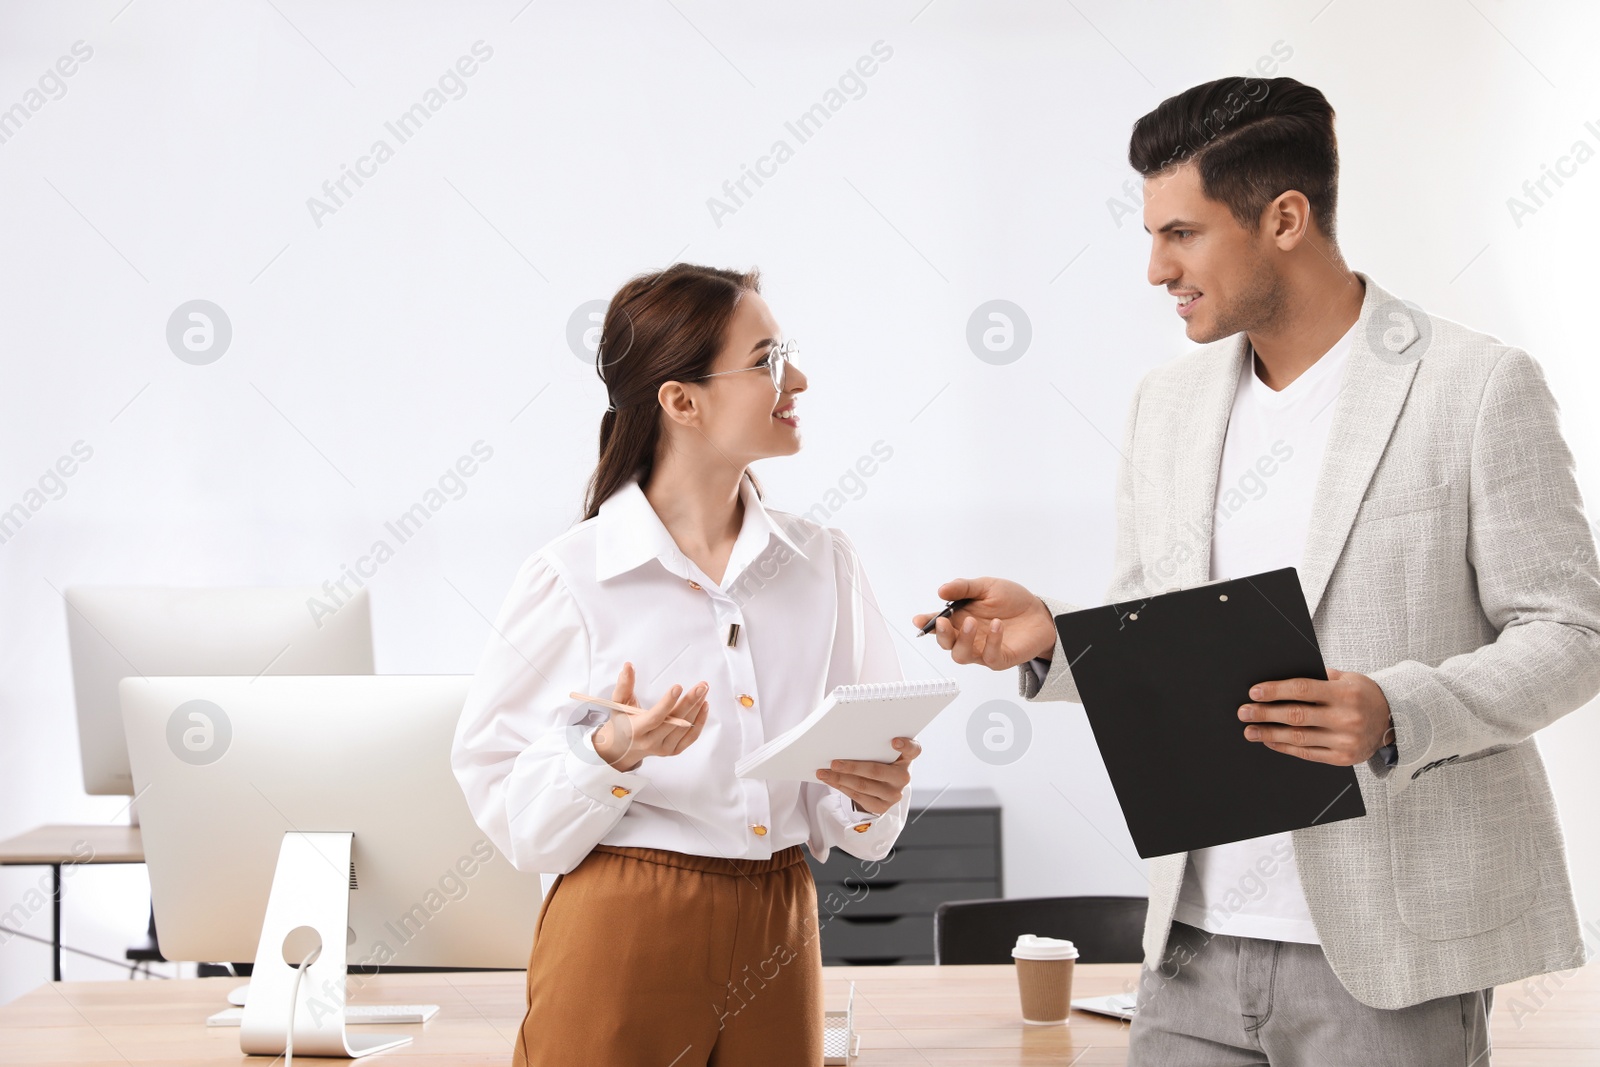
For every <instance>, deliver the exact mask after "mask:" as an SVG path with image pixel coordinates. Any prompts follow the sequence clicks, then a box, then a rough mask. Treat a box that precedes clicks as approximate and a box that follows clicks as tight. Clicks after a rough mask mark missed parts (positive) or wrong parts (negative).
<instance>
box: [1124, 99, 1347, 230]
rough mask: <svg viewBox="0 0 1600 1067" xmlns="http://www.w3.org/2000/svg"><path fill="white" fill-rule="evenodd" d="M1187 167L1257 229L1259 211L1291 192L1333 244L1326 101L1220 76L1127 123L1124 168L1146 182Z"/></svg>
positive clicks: (1335, 174) (1335, 193)
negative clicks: (1302, 196)
mask: <svg viewBox="0 0 1600 1067" xmlns="http://www.w3.org/2000/svg"><path fill="white" fill-rule="evenodd" d="M1191 161H1192V162H1193V163H1194V164H1195V165H1196V167H1198V169H1199V171H1200V188H1201V191H1202V192H1204V193H1205V195H1206V196H1207V197H1209V198H1210V199H1212V200H1217V201H1220V202H1221V203H1224V204H1226V205H1227V206H1228V210H1229V212H1231V213H1232V215H1233V217H1234V218H1235V219H1237V220H1238V222H1239V225H1241V226H1244V227H1245V228H1247V229H1251V230H1253V229H1255V227H1256V225H1257V224H1258V223H1259V222H1260V220H1261V212H1262V210H1263V209H1265V208H1266V206H1267V205H1268V204H1269V203H1271V202H1272V200H1273V199H1275V198H1276V197H1278V196H1279V195H1281V194H1283V193H1285V192H1287V191H1289V190H1290V189H1294V190H1297V191H1299V192H1301V193H1304V194H1305V197H1306V199H1307V200H1308V201H1310V202H1311V216H1312V219H1313V220H1314V221H1315V222H1316V224H1317V226H1318V227H1319V228H1320V229H1321V230H1322V232H1323V234H1325V235H1326V236H1327V238H1328V240H1330V241H1332V240H1333V239H1334V207H1335V205H1336V203H1337V201H1338V198H1339V146H1338V143H1337V141H1336V140H1335V138H1334V134H1333V107H1332V106H1331V105H1330V104H1329V103H1328V100H1327V97H1325V96H1323V95H1322V93H1321V92H1320V91H1318V90H1316V89H1313V88H1312V87H1311V86H1309V85H1302V84H1301V83H1300V82H1297V81H1295V80H1294V79H1293V78H1237V77H1236V78H1219V79H1217V80H1216V81H1214V82H1206V83H1205V84H1204V85H1196V86H1195V87H1194V88H1193V89H1186V90H1184V91H1183V92H1181V93H1179V94H1178V95H1177V96H1171V97H1168V98H1167V99H1165V100H1163V101H1162V102H1161V104H1160V106H1159V107H1157V108H1156V109H1155V110H1154V111H1152V112H1150V113H1149V114H1148V115H1145V116H1144V117H1143V118H1141V119H1139V121H1138V122H1135V123H1134V124H1133V136H1132V138H1131V139H1130V140H1129V142H1128V162H1129V163H1132V164H1133V169H1134V170H1136V171H1138V172H1139V173H1140V174H1141V175H1143V176H1144V177H1146V178H1149V177H1151V176H1153V175H1156V174H1159V173H1161V172H1162V171H1164V170H1167V169H1168V168H1170V167H1175V166H1177V165H1178V164H1180V163H1187V162H1191Z"/></svg>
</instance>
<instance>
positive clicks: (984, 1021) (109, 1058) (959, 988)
mask: <svg viewBox="0 0 1600 1067" xmlns="http://www.w3.org/2000/svg"><path fill="white" fill-rule="evenodd" d="M825 973H826V976H827V987H828V994H829V1003H830V1005H831V1004H832V1003H833V1001H834V1000H835V999H836V998H837V997H838V996H839V995H840V994H842V992H843V990H844V988H845V985H846V982H847V981H848V980H851V979H854V981H855V983H856V1030H857V1031H858V1032H859V1033H860V1034H861V1035H862V1040H861V1055H860V1056H859V1057H858V1058H857V1059H856V1060H855V1064H856V1067H901V1065H913V1064H914V1065H916V1067H935V1065H936V1067H965V1065H969V1064H970V1065H974V1067H976V1065H982V1067H1007V1065H1022V1064H1055V1065H1066V1064H1072V1065H1074V1067H1103V1065H1108V1064H1122V1063H1123V1062H1124V1061H1125V1059H1126V1055H1127V1045H1128V1031H1127V1026H1126V1024H1124V1023H1120V1022H1117V1021H1115V1020H1112V1019H1106V1018H1102V1017H1100V1016H1094V1015H1085V1014H1082V1013H1080V1012H1074V1013H1073V1016H1072V1025H1071V1026H1070V1027H1066V1026H1056V1027H1024V1026H1023V1025H1022V1022H1021V1014H1020V1010H1019V1005H1018V1002H1017V991H1016V978H1015V974H1014V972H1013V970H1012V968H1011V967H1010V966H1005V965H1002V966H981V967H931V966H912V967H829V968H827V969H826V971H825ZM1137 975H1138V967H1137V966H1135V965H1133V964H1098V965H1085V966H1081V967H1079V968H1078V977H1077V979H1076V980H1075V981H1074V983H1073V985H1074V988H1073V993H1074V994H1075V995H1079V996H1095V995H1098V994H1103V993H1117V992H1122V991H1123V990H1125V989H1129V988H1132V985H1133V982H1134V981H1135V980H1136V978H1137ZM1534 981H1535V983H1538V982H1539V981H1540V980H1538V979H1535V980H1534ZM237 984H238V979H235V978H198V979H185V980H182V981H176V980H173V981H156V980H151V981H140V982H57V983H49V984H46V985H43V986H41V987H39V988H38V989H36V990H34V991H33V992H31V993H29V994H27V995H26V996H23V997H20V998H18V999H17V1000H15V1001H13V1002H11V1003H10V1004H8V1005H5V1006H4V1007H0V1064H4V1065H6V1067H34V1065H40V1067H42V1065H44V1064H52V1065H59V1064H63V1063H73V1064H80V1065H88V1067H100V1065H106V1067H109V1065H111V1064H128V1063H135V1064H138V1063H161V1064H169V1065H173V1067H185V1065H193V1064H210V1063H236V1064H237V1063H252V1064H255V1065H256V1067H262V1065H266V1064H268V1063H269V1061H268V1060H266V1059H264V1058H259V1057H258V1058H256V1059H254V1060H252V1059H250V1058H248V1057H246V1056H243V1055H242V1054H241V1053H240V1052H239V1031H238V1030H237V1029H234V1028H215V1029H210V1028H207V1027H206V1025H205V1018H206V1016H207V1015H209V1014H210V1013H212V1012H214V1011H218V1010H220V1009H221V1008H223V1007H225V1006H226V1001H227V995H228V990H229V989H231V988H233V987H234V986H235V985H237ZM1543 985H1544V987H1545V989H1546V993H1545V994H1544V995H1543V1005H1542V1006H1541V1007H1538V1008H1535V1007H1534V1001H1533V998H1531V997H1530V996H1529V995H1528V994H1527V993H1526V992H1524V991H1523V990H1521V989H1520V988H1519V987H1515V986H1506V987H1503V988H1502V989H1501V990H1500V991H1499V993H1498V994H1497V995H1496V997H1495V1005H1494V1017H1493V1021H1492V1029H1491V1036H1492V1038H1493V1041H1494V1048H1495V1053H1494V1065H1495V1067H1579V1065H1593V1064H1596V1063H1600V964H1594V965H1591V966H1589V967H1587V968H1585V969H1584V970H1582V971H1580V972H1578V973H1577V974H1574V975H1572V976H1571V977H1569V978H1567V979H1566V980H1565V981H1562V980H1561V979H1560V978H1559V977H1558V976H1549V977H1547V978H1545V979H1543ZM522 998H523V976H522V975H521V974H520V973H518V972H504V971H501V972H478V973H455V974H402V975H392V976H383V977H380V978H373V979H369V980H367V982H366V984H365V985H364V986H363V987H362V988H361V989H360V991H359V993H357V995H355V996H354V997H353V999H354V1000H355V1001H357V1002H366V1003H385V1002H387V1003H402V1002H404V1003H418V1002H422V1003H433V1004H438V1005H439V1006H440V1008H439V1014H438V1015H437V1016H435V1017H434V1018H433V1020H432V1021H431V1022H429V1023H427V1024H426V1025H413V1026H395V1027H390V1028H389V1029H394V1030H404V1031H407V1032H409V1033H411V1034H413V1035H414V1036H415V1038H416V1040H415V1041H414V1043H413V1044H411V1045H410V1046H407V1047H406V1048H403V1049H397V1050H395V1051H394V1052H388V1053H380V1054H379V1056H381V1057H385V1058H388V1057H396V1058H397V1059H399V1058H403V1062H404V1063H405V1064H406V1067H427V1065H431V1064H441V1065H442V1064H449V1065H452V1067H454V1065H460V1064H485V1065H488V1064H494V1065H496V1067H505V1065H506V1064H509V1063H510V1062H511V1051H510V1050H511V1043H512V1041H513V1040H515V1038H516V1034H517V1028H518V1026H519V1025H520V1023H521V1022H522V1014H523V1010H524V1005H523V999H522ZM1513 1001H1517V1002H1520V1003H1521V1004H1522V1005H1523V1009H1522V1010H1521V1011H1520V1012H1518V1011H1517V1010H1516V1004H1514V1003H1513ZM1530 1012H1531V1014H1530Z"/></svg>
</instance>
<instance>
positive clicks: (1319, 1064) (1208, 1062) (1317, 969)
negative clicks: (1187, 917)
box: [1128, 922, 1494, 1067]
mask: <svg viewBox="0 0 1600 1067" xmlns="http://www.w3.org/2000/svg"><path fill="white" fill-rule="evenodd" d="M1493 1000H1494V990H1493V989H1492V988H1490V989H1483V990H1474V991H1472V992H1468V993H1461V994H1457V995H1454V996H1447V997H1438V998H1437V999H1434V1000H1427V1001H1423V1002H1422V1003H1421V1004H1413V1005H1411V1006H1410V1007H1407V1008H1396V1009H1394V1010H1392V1011H1389V1010H1385V1009H1383V1008H1373V1007H1369V1006H1367V1005H1365V1004H1363V1003H1361V1002H1360V1001H1359V1000H1356V999H1355V998H1354V997H1352V996H1351V995H1350V994H1349V993H1348V992H1347V991H1346V990H1345V988H1344V986H1342V985H1340V984H1339V979H1338V978H1337V977H1335V976H1334V973H1333V969H1332V968H1330V967H1329V966H1328V961H1327V959H1326V958H1325V957H1324V956H1323V954H1322V948H1321V946H1319V945H1305V944H1299V943H1297V942H1293V941H1267V940H1262V939H1260V938H1254V937H1232V936H1229V935H1227V934H1213V933H1209V932H1207V931H1205V930H1200V929H1197V928H1195V927H1193V926H1189V925H1186V924H1184V923H1180V922H1174V923H1173V924H1172V930H1171V935H1170V937H1169V939H1168V941H1167V959H1166V960H1165V961H1164V962H1163V963H1162V965H1161V966H1160V967H1159V968H1157V969H1156V970H1153V971H1152V970H1151V969H1150V968H1148V967H1144V968H1141V969H1140V972H1139V994H1138V1004H1139V1007H1138V1011H1137V1013H1136V1014H1135V1016H1134V1020H1133V1027H1132V1029H1131V1031H1130V1032H1129V1035H1128V1067H1247V1065H1248V1067H1266V1065H1271V1067H1380V1065H1382V1067H1387V1065H1390V1064H1393V1065H1395V1067H1489V1010H1490V1008H1491V1006H1492V1004H1493Z"/></svg>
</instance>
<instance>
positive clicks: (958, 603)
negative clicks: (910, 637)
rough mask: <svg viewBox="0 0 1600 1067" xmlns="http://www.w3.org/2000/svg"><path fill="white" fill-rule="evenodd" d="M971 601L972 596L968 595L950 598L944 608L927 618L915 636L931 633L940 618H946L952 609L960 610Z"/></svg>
mask: <svg viewBox="0 0 1600 1067" xmlns="http://www.w3.org/2000/svg"><path fill="white" fill-rule="evenodd" d="M972 601H973V598H972V597H970V596H969V597H962V598H961V599H960V600H952V601H950V603H948V604H946V605H945V606H944V610H943V611H941V612H939V614H937V615H935V616H934V617H933V618H931V619H929V620H928V623H927V625H926V626H924V627H923V628H922V629H921V630H920V631H919V632H918V633H917V636H918V637H921V636H922V635H923V634H931V633H933V628H934V627H935V626H937V625H938V624H939V620H940V619H948V618H949V617H950V613H951V612H952V611H960V610H961V609H962V608H964V607H966V606H967V605H968V604H970V603H972Z"/></svg>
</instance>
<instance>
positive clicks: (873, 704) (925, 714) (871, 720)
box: [733, 678, 960, 782]
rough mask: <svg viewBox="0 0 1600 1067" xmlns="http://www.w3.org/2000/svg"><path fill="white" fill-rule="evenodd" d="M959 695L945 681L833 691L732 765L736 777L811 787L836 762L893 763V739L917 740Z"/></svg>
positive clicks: (878, 684) (877, 684)
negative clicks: (802, 717)
mask: <svg viewBox="0 0 1600 1067" xmlns="http://www.w3.org/2000/svg"><path fill="white" fill-rule="evenodd" d="M959 692H960V689H959V688H957V686H956V683H955V682H953V681H951V680H950V679H948V678H940V679H936V680H933V681H920V680H918V681H904V682H869V683H867V684H865V685H841V686H836V687H835V688H834V690H833V692H832V693H829V694H828V698H827V699H826V700H824V701H823V702H822V704H821V705H820V706H819V707H818V708H817V709H816V710H815V711H813V712H812V713H811V714H810V715H807V716H806V718H805V720H804V721H803V722H800V723H798V724H796V725H795V726H793V727H791V728H790V729H788V730H785V731H784V732H783V733H781V734H779V735H778V736H777V737H774V738H773V739H772V740H770V741H768V742H767V743H766V744H764V745H762V746H761V747H760V748H758V749H756V750H755V751H754V752H752V753H750V754H749V755H747V756H745V757H743V758H742V759H740V760H739V762H738V763H736V764H734V768H733V771H734V773H735V774H737V775H738V776H739V777H740V778H761V779H767V780H780V781H800V782H814V781H816V780H817V769H818V768H820V767H826V766H828V764H829V763H831V762H833V761H834V760H836V759H859V760H877V761H878V762H879V763H893V762H894V761H895V760H896V759H897V758H898V757H899V753H898V752H896V751H895V748H894V739H895V738H897V737H916V736H917V734H918V733H920V732H921V731H922V729H923V728H924V727H925V726H927V725H928V724H929V723H930V722H932V721H933V720H934V717H935V716H936V715H938V714H939V713H940V712H941V711H943V710H944V709H945V708H946V707H947V706H949V704H950V702H951V701H952V700H954V699H955V698H956V694H957V693H959Z"/></svg>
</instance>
